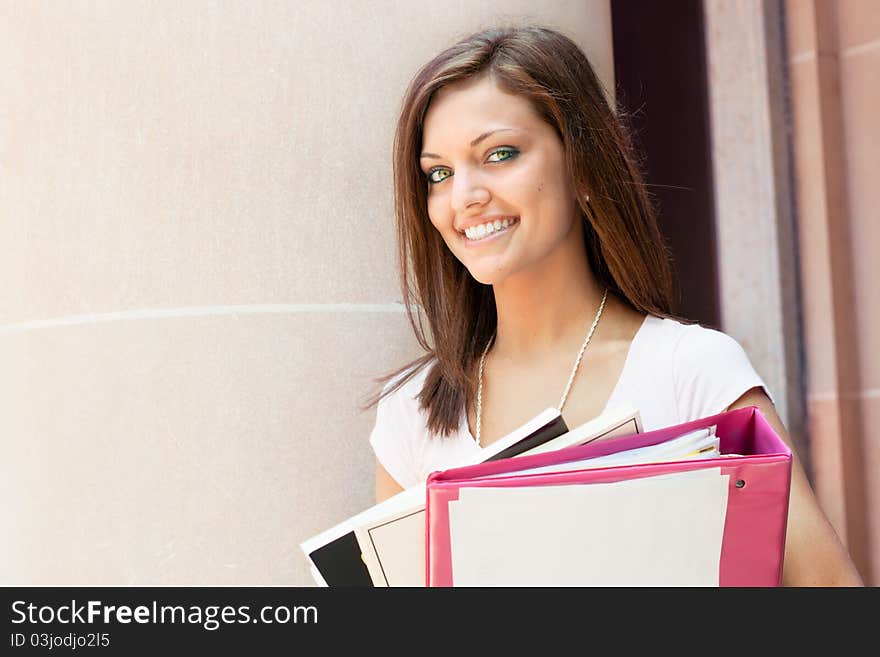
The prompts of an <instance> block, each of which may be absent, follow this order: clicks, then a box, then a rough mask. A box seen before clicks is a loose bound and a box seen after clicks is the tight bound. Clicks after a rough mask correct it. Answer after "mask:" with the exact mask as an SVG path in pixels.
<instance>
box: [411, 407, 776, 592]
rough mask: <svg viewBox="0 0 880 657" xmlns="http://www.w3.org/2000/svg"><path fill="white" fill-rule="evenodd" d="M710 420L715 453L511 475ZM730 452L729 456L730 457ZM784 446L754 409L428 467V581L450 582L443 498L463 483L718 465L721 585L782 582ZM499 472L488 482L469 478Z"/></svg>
mask: <svg viewBox="0 0 880 657" xmlns="http://www.w3.org/2000/svg"><path fill="white" fill-rule="evenodd" d="M713 424H714V425H716V435H717V436H718V439H719V444H720V451H721V453H722V454H729V455H731V456H723V457H722V458H714V459H701V460H695V461H674V462H665V463H653V464H644V465H632V466H617V467H606V468H597V469H593V470H570V471H564V472H555V473H550V474H526V475H517V472H518V471H521V470H526V469H530V468H536V467H541V466H547V465H554V464H560V463H567V462H571V461H578V460H581V459H586V458H590V457H595V456H604V455H606V454H612V453H615V452H618V451H622V450H627V449H634V448H637V447H646V446H649V445H656V444H658V443H661V442H664V441H666V440H670V439H672V438H675V437H677V436H680V435H682V434H684V433H687V432H690V431H695V430H697V429H704V428H707V427H710V426H712V425H713ZM733 455H736V456H733ZM791 458H792V454H791V450H790V449H789V448H788V446H787V445H786V444H785V443H784V442H783V441H782V439H781V438H780V437H779V435H778V434H777V433H776V432H775V431H774V430H773V428H772V427H771V426H770V424H769V423H768V422H767V420H766V418H765V417H764V416H763V415H762V414H761V411H760V410H759V409H758V408H757V407H754V406H752V407H749V408H742V409H737V410H734V411H728V412H725V413H720V414H718V415H714V416H711V417H707V418H703V419H700V420H695V421H693V422H687V423H685V424H680V425H676V426H672V427H667V428H664V429H659V430H656V431H651V432H648V433H643V434H636V435H632V436H624V437H619V438H611V439H608V440H604V441H601V442H596V443H590V444H588V445H583V446H578V447H569V448H566V449H563V450H558V451H556V452H548V453H545V454H536V455H533V456H520V457H516V458H510V459H504V460H500V461H492V462H488V463H480V464H478V465H471V466H466V467H462V468H453V469H450V470H444V471H438V472H433V473H432V474H431V475H430V476H429V477H428V483H427V495H426V512H427V513H426V532H427V534H426V540H425V545H426V560H427V563H426V571H427V572H426V575H427V577H426V579H427V585H428V586H454V585H455V582H454V577H453V572H452V561H451V551H450V535H449V508H448V504H449V502H450V501H453V500H457V499H458V497H459V491H460V490H461V489H462V488H465V487H470V486H491V487H502V486H523V485H529V486H536V485H561V484H573V483H574V484H585V485H587V484H592V483H607V482H614V481H621V480H624V479H631V478H639V477H646V476H653V475H659V474H667V473H672V472H684V471H689V470H697V469H702V468H709V467H720V468H721V474H722V475H724V474H726V475H730V479H729V481H730V484H729V489H728V499H727V513H726V519H725V523H724V533H723V538H722V546H721V563H720V564H719V566H720V575H719V579H720V581H719V585H720V586H778V585H779V584H780V583H781V579H782V562H783V555H784V548H785V528H786V522H787V518H788V498H789V489H790V484H791ZM487 475H501V476H497V477H495V478H493V479H490V480H486V479H474V478H475V477H485V476H487Z"/></svg>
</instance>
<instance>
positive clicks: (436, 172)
mask: <svg viewBox="0 0 880 657" xmlns="http://www.w3.org/2000/svg"><path fill="white" fill-rule="evenodd" d="M451 175H452V174H451V173H449V169H446V168H444V167H437V168H436V169H431V170H430V171H428V173H427V174H426V175H425V177H426V178H427V179H428V182H429V183H430V184H432V185H436V184H437V183H441V182H443V181H444V180H446V179H447V178H448V177H449V176H451Z"/></svg>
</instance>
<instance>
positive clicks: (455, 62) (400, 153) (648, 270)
mask: <svg viewBox="0 0 880 657" xmlns="http://www.w3.org/2000/svg"><path fill="white" fill-rule="evenodd" d="M483 74H487V75H490V76H491V77H492V79H493V80H494V81H495V82H496V83H497V84H498V86H499V87H501V88H502V89H503V90H504V91H506V92H507V93H511V94H518V95H521V96H523V97H525V98H528V99H529V100H530V101H531V102H532V103H533V104H534V107H535V108H536V109H537V110H538V112H539V113H540V114H541V116H542V117H543V118H544V120H546V121H547V123H548V124H550V125H551V126H553V128H555V129H556V132H557V134H558V135H559V138H560V139H561V141H562V143H563V146H564V149H565V158H566V166H567V169H568V171H569V174H570V176H571V182H572V186H573V189H574V190H575V193H576V194H577V197H578V199H579V205H580V210H581V212H582V214H583V216H584V219H585V221H584V246H585V248H586V251H587V256H588V259H589V263H590V267H591V269H592V271H593V273H594V275H595V276H596V279H597V281H598V282H599V284H600V285H602V286H604V287H605V288H607V289H608V290H609V292H610V293H613V294H615V295H616V296H617V297H618V298H620V299H621V300H622V301H624V302H625V303H628V304H629V305H630V306H631V307H632V308H634V309H636V310H639V311H641V312H643V313H647V314H651V315H657V316H661V317H663V316H671V315H672V305H673V304H672V272H671V266H670V261H669V254H668V252H667V250H666V247H665V244H664V241H663V238H662V236H661V234H660V230H659V228H658V226H657V220H656V215H655V211H654V208H653V206H652V202H651V198H650V197H649V195H648V193H647V190H646V188H645V184H644V182H643V179H642V174H641V171H640V168H641V165H642V163H641V161H640V160H639V158H638V157H637V155H636V153H635V151H634V149H633V147H632V143H631V140H630V136H629V131H628V130H627V128H626V127H625V126H624V124H623V120H622V118H621V116H620V115H618V114H616V113H615V112H614V111H613V110H612V108H611V107H610V106H609V104H608V101H607V99H606V96H605V91H604V89H603V87H602V85H601V83H600V82H599V79H598V78H597V77H596V74H595V72H594V71H593V68H592V66H591V65H590V63H589V61H588V60H587V58H586V56H585V55H584V53H583V52H582V51H581V50H580V48H578V46H577V45H576V44H575V43H574V42H573V41H572V40H571V39H569V38H568V37H566V36H565V35H563V34H560V33H559V32H557V31H554V30H551V29H548V28H544V27H537V26H529V27H512V28H511V27H506V28H494V29H488V30H484V31H481V32H477V33H475V34H472V35H471V36H468V37H466V38H465V39H462V40H461V41H459V42H458V43H456V44H455V45H453V46H452V47H450V48H448V49H447V50H445V51H443V52H442V53H440V54H439V55H437V56H436V57H435V58H434V59H432V60H431V61H430V62H428V63H427V64H425V65H424V66H423V67H422V68H421V70H420V71H419V72H418V73H417V74H416V76H415V77H414V78H413V80H412V82H410V84H409V87H408V88H407V91H406V94H405V96H404V99H403V103H402V109H401V112H400V117H399V119H398V123H397V131H396V134H395V138H394V156H393V164H394V204H395V215H396V223H397V238H398V265H399V267H400V284H401V290H402V294H403V303H404V306H405V308H406V313H407V317H408V319H409V322H410V324H411V326H412V328H413V331H414V332H415V335H416V338H417V340H418V342H419V344H420V345H421V347H422V348H423V349H424V350H425V352H426V353H425V354H424V355H423V356H421V357H419V358H417V359H416V360H414V361H412V362H410V363H408V364H406V365H404V366H403V367H401V368H399V369H397V370H395V371H394V372H392V373H391V374H388V375H386V376H384V377H381V378H379V379H377V382H379V383H385V382H387V381H389V380H391V379H395V378H397V377H399V378H397V380H396V381H395V382H394V384H393V385H391V386H387V387H386V388H385V390H384V391H383V392H382V393H380V394H377V395H375V396H374V397H373V398H372V399H370V400H368V402H367V404H366V406H365V408H369V407H371V406H373V405H374V404H376V403H377V402H378V401H379V400H381V399H382V398H383V397H384V396H385V395H388V394H390V393H392V392H394V391H395V390H397V389H398V388H399V387H400V386H401V385H403V384H404V383H406V381H408V380H409V379H410V378H411V377H412V376H414V375H415V374H416V373H417V372H418V371H419V370H421V369H422V368H423V367H425V366H426V365H428V364H429V363H430V362H431V361H432V360H434V359H436V363H435V365H434V366H433V367H432V368H431V370H430V371H429V372H428V373H427V376H426V378H425V382H424V385H423V387H422V390H421V393H420V394H419V403H420V406H421V409H422V410H423V411H426V412H427V416H428V422H427V426H428V429H429V431H430V432H431V433H432V434H436V435H449V434H451V433H453V432H454V431H455V430H457V428H458V427H459V423H460V420H461V413H462V410H463V409H464V408H466V407H467V406H468V405H470V404H471V403H472V401H473V399H474V398H475V396H476V365H477V363H478V362H479V359H480V355H481V354H482V351H483V349H484V347H485V346H486V344H487V343H488V341H489V340H491V339H492V337H493V335H494V334H495V328H496V322H497V314H496V309H495V298H494V295H493V293H492V288H491V286H488V285H483V284H482V283H479V282H477V281H476V280H474V278H473V277H471V275H470V272H468V270H467V269H466V268H465V267H464V265H462V264H461V262H459V260H458V259H457V258H456V257H455V256H454V255H453V254H452V252H451V251H450V250H449V249H448V248H447V246H446V244H445V242H444V241H443V238H442V236H441V235H440V233H439V232H438V231H437V230H435V229H434V228H433V226H432V225H431V222H430V220H429V218H428V211H427V184H426V182H425V178H424V174H423V173H422V171H421V169H420V167H419V154H420V152H421V147H422V130H423V126H424V120H425V114H426V113H427V110H428V106H429V105H430V103H431V99H432V97H433V96H434V94H435V93H436V92H437V91H438V90H439V89H441V88H442V87H445V86H447V85H449V84H453V83H456V82H461V81H463V80H467V79H469V78H473V77H475V76H477V75H483ZM588 196H589V202H587V200H586V199H587V197H588ZM414 304H417V305H418V307H419V311H418V317H416V316H415V315H414V314H413V305H414ZM422 316H424V318H425V319H426V320H427V323H428V328H429V329H430V335H431V337H432V341H433V345H432V344H431V343H430V341H429V340H428V336H427V334H426V331H425V330H424V327H423V324H422ZM404 372H406V374H405V375H404V376H402V377H401V376H400V375H401V374H402V373H404Z"/></svg>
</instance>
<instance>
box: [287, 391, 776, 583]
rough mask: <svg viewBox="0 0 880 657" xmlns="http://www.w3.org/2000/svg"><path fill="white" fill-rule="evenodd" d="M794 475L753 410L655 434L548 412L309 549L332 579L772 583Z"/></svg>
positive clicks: (617, 421) (317, 568)
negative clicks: (571, 423) (573, 421)
mask: <svg viewBox="0 0 880 657" xmlns="http://www.w3.org/2000/svg"><path fill="white" fill-rule="evenodd" d="M517 446H518V447H517ZM790 478H791V451H790V450H789V449H788V447H787V446H786V445H785V443H784V442H783V441H782V440H781V439H780V438H779V436H778V435H777V434H776V433H775V431H773V429H772V427H771V426H770V425H769V424H768V423H767V421H766V419H765V418H764V416H763V415H762V414H761V412H760V411H759V410H758V409H757V408H755V407H751V408H746V409H738V410H735V411H730V412H726V413H721V414H718V415H715V416H712V417H708V418H703V419H700V420H696V421H694V422H689V423H685V424H681V425H677V426H673V427H667V428H665V429H661V430H658V431H652V432H649V433H641V422H640V418H639V415H638V412H637V411H636V410H635V409H633V408H621V409H616V410H615V411H614V412H612V413H610V414H605V415H603V416H600V417H599V418H596V419H595V420H592V421H591V422H588V423H586V424H585V425H582V426H580V427H577V428H575V429H574V430H571V431H569V430H568V429H567V427H565V425H564V423H563V422H562V421H561V416H559V413H558V411H555V410H554V409H547V410H546V411H544V412H543V413H542V414H540V415H538V416H537V417H536V418H534V419H533V420H531V421H530V422H528V423H526V424H525V425H523V426H522V427H520V428H519V429H518V430H517V431H515V432H513V433H511V434H510V435H508V436H505V437H504V438H502V439H501V440H499V441H497V442H496V443H493V445H490V446H489V447H487V448H486V449H485V450H483V451H482V452H481V453H480V455H479V456H477V457H475V458H474V459H473V462H471V463H468V464H463V466H462V467H457V468H452V469H448V470H443V471H438V472H434V473H432V474H431V476H430V477H429V478H428V481H427V482H426V484H424V485H421V486H417V487H414V488H411V489H408V490H406V491H404V492H402V493H400V494H398V495H396V496H394V497H392V498H390V499H388V500H385V501H384V502H382V503H380V504H377V505H375V506H373V507H371V508H370V509H367V510H366V511H364V512H362V513H360V514H358V515H356V516H353V517H351V518H349V519H347V520H346V521H344V522H342V523H340V524H339V525H336V526H335V527H333V528H331V529H329V530H327V531H325V532H323V533H321V534H319V535H318V536H315V537H313V538H311V539H309V540H307V541H305V542H304V543H302V544H301V548H302V550H303V552H304V553H305V554H306V557H307V558H308V560H309V563H310V565H311V567H312V573H313V575H314V577H315V581H316V582H317V583H318V584H319V585H327V586H357V585H363V586H426V585H427V586H629V585H633V586H652V585H655V586H718V585H721V586H775V585H778V584H779V583H780V581H781V576H782V557H783V554H784V544H785V527H786V520H787V514H788V494H789V487H790Z"/></svg>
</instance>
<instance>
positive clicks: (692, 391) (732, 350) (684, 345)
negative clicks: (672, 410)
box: [651, 318, 772, 417]
mask: <svg viewBox="0 0 880 657" xmlns="http://www.w3.org/2000/svg"><path fill="white" fill-rule="evenodd" d="M651 321H652V323H653V325H654V327H653V328H654V331H653V332H654V334H655V339H656V340H657V342H655V344H654V347H655V348H658V347H665V348H666V349H668V353H669V358H670V359H671V362H670V366H671V372H670V373H671V375H672V382H673V386H674V389H675V391H676V396H677V398H678V399H679V400H680V403H681V404H682V406H683V407H685V408H686V407H688V406H690V407H693V408H694V409H696V410H695V411H694V413H689V414H688V415H695V416H696V417H699V416H700V414H703V415H705V414H709V413H716V412H720V411H721V410H723V409H724V408H726V407H727V406H728V405H729V404H731V403H733V402H734V401H735V400H736V399H737V398H738V397H739V396H740V395H742V394H743V393H744V392H746V390H748V389H750V388H752V387H757V386H760V387H763V388H764V389H765V391H767V388H766V385H765V384H764V381H763V379H762V378H761V376H760V375H759V374H758V373H757V371H756V370H755V368H754V366H753V364H752V362H751V360H750V359H749V356H748V354H747V353H746V350H745V349H744V348H743V346H742V345H741V344H740V343H739V341H738V340H737V339H736V338H734V337H733V336H731V335H729V334H727V333H725V332H724V331H721V330H718V329H714V328H710V327H707V326H703V325H701V324H698V323H686V322H681V321H679V320H676V319H672V318H663V319H660V318H653V320H651ZM661 343H662V344H661ZM767 394H768V396H770V393H769V391H767ZM771 399H772V397H771Z"/></svg>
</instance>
